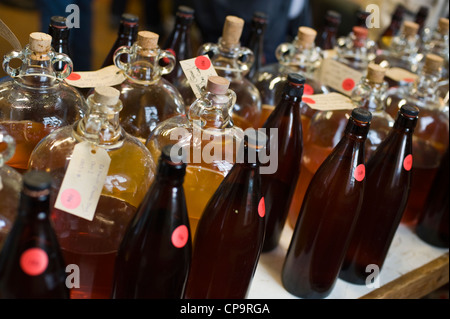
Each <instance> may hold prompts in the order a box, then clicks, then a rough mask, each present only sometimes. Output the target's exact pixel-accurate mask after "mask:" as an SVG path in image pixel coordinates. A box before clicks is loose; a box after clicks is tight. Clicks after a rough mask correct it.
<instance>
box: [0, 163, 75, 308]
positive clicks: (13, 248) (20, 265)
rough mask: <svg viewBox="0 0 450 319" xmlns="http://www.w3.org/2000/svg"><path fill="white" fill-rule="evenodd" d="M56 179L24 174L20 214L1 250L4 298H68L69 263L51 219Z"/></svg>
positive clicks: (0, 289) (0, 277)
mask: <svg viewBox="0 0 450 319" xmlns="http://www.w3.org/2000/svg"><path fill="white" fill-rule="evenodd" d="M51 184H52V179H51V177H50V175H49V174H47V173H45V172H42V171H31V172H27V173H25V174H24V175H23V188H22V192H21V195H20V203H19V208H18V213H17V218H16V220H15V222H14V225H13V228H12V229H11V232H10V233H9V235H8V237H7V238H6V241H5V244H4V246H3V249H2V251H1V254H0V298H4V299H44V298H46V299H47V298H48V299H61V298H62V299H68V298H69V288H67V286H66V273H65V264H64V260H63V257H62V254H61V250H60V247H59V243H58V240H57V238H56V235H55V232H54V230H53V227H52V224H51V222H50V188H51Z"/></svg>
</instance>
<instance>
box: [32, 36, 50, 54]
mask: <svg viewBox="0 0 450 319" xmlns="http://www.w3.org/2000/svg"><path fill="white" fill-rule="evenodd" d="M29 45H30V49H31V51H33V52H36V53H45V52H48V51H50V49H51V47H52V36H51V35H49V34H47V33H43V32H33V33H30V40H29Z"/></svg>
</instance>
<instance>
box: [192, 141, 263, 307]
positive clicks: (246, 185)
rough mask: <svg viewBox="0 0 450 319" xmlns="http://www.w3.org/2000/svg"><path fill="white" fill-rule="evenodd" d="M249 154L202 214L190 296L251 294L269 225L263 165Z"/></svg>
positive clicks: (229, 174)
mask: <svg viewBox="0 0 450 319" xmlns="http://www.w3.org/2000/svg"><path fill="white" fill-rule="evenodd" d="M261 144H265V143H259V142H258V145H261ZM255 145H256V144H255ZM249 148H250V146H246V148H245V149H246V151H245V152H248V149H249ZM247 154H248V153H246V155H245V158H244V161H243V162H241V163H236V164H235V165H234V166H233V168H232V169H231V171H230V172H229V173H228V175H227V176H226V177H225V179H224V180H223V182H222V183H221V184H220V185H219V188H218V189H217V191H216V192H215V193H214V195H213V197H212V198H211V200H210V201H209V202H208V204H207V206H206V208H205V211H204V213H203V216H202V218H201V219H200V222H199V224H198V227H197V232H196V234H195V241H194V249H193V255H192V262H191V269H190V272H189V276H188V281H187V284H186V291H185V295H184V298H186V299H198V298H203V299H221V298H226V299H243V298H245V297H246V295H247V292H248V288H249V286H250V284H251V281H252V278H253V275H254V273H255V270H256V266H257V263H258V260H259V256H260V253H261V249H262V244H263V238H264V225H265V220H264V208H263V207H264V203H263V199H262V198H261V180H260V173H259V164H258V163H257V162H256V163H253V162H250V161H249V160H248V156H247ZM243 243H245V245H243Z"/></svg>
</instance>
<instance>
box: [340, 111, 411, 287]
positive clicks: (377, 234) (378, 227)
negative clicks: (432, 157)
mask: <svg viewBox="0 0 450 319" xmlns="http://www.w3.org/2000/svg"><path fill="white" fill-rule="evenodd" d="M418 114H419V110H418V109H417V108H416V107H414V106H409V105H404V106H402V108H401V109H400V111H399V114H398V116H397V119H396V121H395V124H394V127H393V128H392V130H391V132H390V134H389V135H388V136H387V137H386V139H385V140H384V141H383V142H382V143H381V144H380V145H379V146H378V148H377V150H376V151H375V153H374V154H373V156H372V157H371V158H370V159H369V160H368V162H367V165H366V185H365V189H364V201H363V204H362V208H361V213H360V214H359V217H358V220H357V222H356V226H355V230H354V232H353V235H352V236H351V240H350V244H349V247H348V250H347V253H346V256H345V259H344V263H343V265H342V268H341V272H340V274H339V278H341V279H344V280H346V281H348V282H351V283H355V284H360V285H363V284H365V283H366V277H367V275H368V273H367V272H366V267H367V266H368V265H370V264H374V265H377V266H378V268H379V269H382V267H383V264H384V260H385V258H386V255H387V252H388V249H389V247H390V245H391V242H392V239H393V237H394V234H395V232H396V230H397V228H398V225H399V223H400V219H401V218H402V215H403V211H404V210H405V207H406V203H407V201H408V196H409V192H410V186H411V175H412V174H411V173H412V171H411V168H412V162H413V155H414V154H413V150H412V135H413V133H414V127H415V126H416V123H417V117H418Z"/></svg>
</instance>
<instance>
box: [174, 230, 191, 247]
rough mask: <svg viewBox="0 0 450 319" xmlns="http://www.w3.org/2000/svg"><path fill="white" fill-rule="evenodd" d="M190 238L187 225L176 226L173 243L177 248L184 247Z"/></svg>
mask: <svg viewBox="0 0 450 319" xmlns="http://www.w3.org/2000/svg"><path fill="white" fill-rule="evenodd" d="M188 239H189V231H188V228H187V227H186V226H185V225H181V226H178V227H177V228H175V230H174V231H173V232H172V238H171V240H172V244H173V245H174V246H175V247H176V248H183V247H184V246H185V245H186V244H187V242H188Z"/></svg>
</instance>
